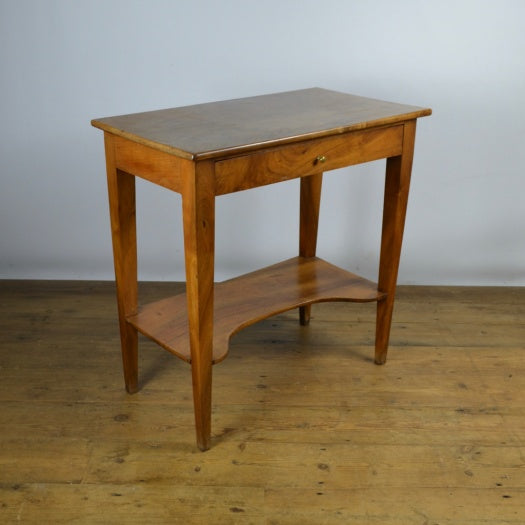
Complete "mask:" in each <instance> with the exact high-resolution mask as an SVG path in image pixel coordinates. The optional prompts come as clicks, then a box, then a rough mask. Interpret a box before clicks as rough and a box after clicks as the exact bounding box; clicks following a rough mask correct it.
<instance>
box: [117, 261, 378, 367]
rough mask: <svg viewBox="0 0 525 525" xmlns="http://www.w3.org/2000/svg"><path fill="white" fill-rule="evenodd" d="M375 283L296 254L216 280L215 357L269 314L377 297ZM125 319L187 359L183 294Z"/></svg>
mask: <svg viewBox="0 0 525 525" xmlns="http://www.w3.org/2000/svg"><path fill="white" fill-rule="evenodd" d="M385 296H386V294H384V293H381V292H379V291H378V290H377V285H376V284H375V283H372V282H371V281H368V280H366V279H363V278H362V277H359V276H357V275H354V274H352V273H350V272H347V271H345V270H342V269H341V268H338V267H336V266H334V265H332V264H329V263H327V262H326V261H323V260H322V259H319V258H317V257H309V258H304V257H294V258H293V259H288V260H287V261H284V262H281V263H278V264H275V265H273V266H269V267H267V268H264V269H262V270H258V271H256V272H252V273H249V274H246V275H243V276H241V277H236V278H235V279H231V280H229V281H224V282H222V283H215V285H214V303H215V304H214V326H213V362H214V363H218V362H219V361H222V360H223V359H224V358H225V357H226V355H227V354H228V346H229V341H230V338H231V337H232V336H233V335H234V334H235V333H237V332H238V331H240V330H242V329H243V328H246V327H247V326H249V325H251V324H254V323H256V322H257V321H261V320H262V319H266V318H267V317H271V316H272V315H275V314H278V313H281V312H285V311H287V310H291V309H293V308H297V307H299V306H306V305H309V304H313V303H318V302H323V301H354V302H367V301H379V300H381V299H383V298H384V297H385ZM127 320H128V322H129V323H130V324H132V325H133V326H135V327H136V328H137V330H138V331H139V332H141V333H142V334H144V335H146V336H147V337H149V338H150V339H152V340H154V341H155V342H157V343H158V344H159V345H160V346H162V347H163V348H165V349H166V350H168V351H169V352H171V353H173V354H175V355H176V356H178V357H180V358H181V359H184V360H185V361H188V362H191V352H190V343H189V335H188V317H187V314H186V294H180V295H176V296H174V297H168V298H167V299H162V300H161V301H156V302H154V303H151V304H148V305H145V306H142V307H140V308H139V312H138V313H137V314H136V315H133V316H130V317H129V318H128V319H127Z"/></svg>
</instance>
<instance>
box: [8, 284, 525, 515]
mask: <svg viewBox="0 0 525 525" xmlns="http://www.w3.org/2000/svg"><path fill="white" fill-rule="evenodd" d="M174 288H176V285H170V286H168V287H167V285H158V284H151V283H150V284H147V285H144V286H143V290H142V293H143V298H144V299H145V300H150V299H156V298H160V297H163V296H165V295H169V294H170V293H172V292H173V290H174ZM374 308H375V307H374V305H373V304H364V305H356V304H345V303H338V304H322V305H315V306H314V308H313V317H312V322H311V324H310V326H309V327H301V326H300V325H299V323H298V322H297V312H295V311H294V312H289V313H287V314H284V315H280V316H278V317H275V318H272V319H269V320H267V321H264V322H261V323H259V324H257V325H254V326H252V327H250V328H248V329H246V330H244V331H242V332H241V333H240V334H238V335H237V336H236V337H235V339H234V341H233V344H232V346H231V352H230V355H229V356H228V357H227V359H226V360H225V361H224V362H223V363H221V364H219V365H217V366H216V367H214V389H213V400H214V401H213V432H214V439H213V447H212V449H211V450H210V451H208V452H205V453H201V452H199V451H198V449H197V448H196V446H195V439H194V427H193V411H192V399H191V378H190V369H189V366H188V365H187V364H186V363H184V362H182V361H179V360H178V359H177V358H175V357H173V356H172V355H170V354H168V353H167V352H165V351H164V350H162V349H160V348H158V347H156V346H155V345H154V344H153V343H150V342H148V341H146V340H145V339H141V347H140V349H141V353H140V363H141V382H142V389H141V391H140V392H139V393H138V394H135V395H133V396H129V395H127V394H126V393H125V391H124V387H123V380H122V373H121V363H120V356H119V339H118V332H117V322H116V313H115V310H116V307H115V300H114V290H113V286H112V285H111V284H109V283H87V282H76V283H67V282H20V281H19V282H16V281H4V282H1V281H0V402H1V412H0V523H2V524H3V523H35V524H36V523H38V524H43V523H52V524H58V523H88V524H91V523H104V524H106V523H108V524H110V523H111V524H112V523H115V524H127V523H141V524H155V523H169V524H172V523H181V524H237V523H239V524H245V523H246V524H248V523H253V524H283V525H284V524H290V525H296V524H312V525H319V524H332V523H333V524H339V523H341V524H348V523H352V524H353V523H355V524H367V523H373V524H382V525H389V524H396V525H407V524H418V525H423V524H427V525H432V524H440V525H443V524H458V525H460V524H461V525H464V524H486V523H490V524H497V523H501V524H503V523H505V524H510V523H513V524H518V523H519V524H523V523H525V402H524V392H525V288H521V289H519V288H443V287H403V288H400V290H399V293H398V302H397V305H396V309H395V312H394V321H395V322H394V325H393V328H392V340H391V343H392V344H391V348H390V353H389V360H388V363H387V364H386V365H385V366H382V367H381V366H376V365H374V364H373V363H372V356H373V334H374Z"/></svg>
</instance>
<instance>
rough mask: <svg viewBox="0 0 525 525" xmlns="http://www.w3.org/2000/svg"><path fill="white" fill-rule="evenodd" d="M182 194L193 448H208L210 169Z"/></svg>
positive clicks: (206, 165)
mask: <svg viewBox="0 0 525 525" xmlns="http://www.w3.org/2000/svg"><path fill="white" fill-rule="evenodd" d="M188 175H189V176H188V178H187V180H186V181H185V183H184V188H183V193H182V207H183V223H184V252H185V262H186V295H187V301H188V322H189V334H190V349H191V372H192V381H193V403H194V411H195V428H196V433H197V445H198V447H199V448H200V449H201V450H203V451H204V450H207V449H208V448H210V439H211V386H212V360H213V277H214V242H215V240H214V239H215V187H214V167H213V163H211V162H202V163H198V164H196V166H195V170H194V172H192V173H191V174H188Z"/></svg>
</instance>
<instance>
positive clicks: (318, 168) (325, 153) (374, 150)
mask: <svg viewBox="0 0 525 525" xmlns="http://www.w3.org/2000/svg"><path fill="white" fill-rule="evenodd" d="M402 151H403V126H394V127H389V128H381V129H373V130H365V131H356V132H354V133H346V134H343V135H338V136H336V137H328V138H324V139H315V140H307V141H304V142H302V143H300V144H294V145H291V146H286V147H278V148H271V149H268V150H265V151H262V152H259V153H256V154H251V155H241V156H238V157H233V158H231V159H226V160H221V161H218V162H217V163H216V165H215V171H216V179H217V182H216V184H217V189H216V191H217V195H224V194H225V193H232V192H234V191H240V190H247V189H250V188H256V187H259V186H264V185H266V184H273V183H275V182H283V181H286V180H290V179H295V178H297V177H304V176H305V174H308V175H310V174H313V173H321V172H323V171H328V170H334V169H337V168H342V167H344V166H352V165H354V164H359V163H361V162H370V161H373V160H378V159H384V158H387V157H394V156H396V155H401V153H402ZM320 159H322V161H321V160H320Z"/></svg>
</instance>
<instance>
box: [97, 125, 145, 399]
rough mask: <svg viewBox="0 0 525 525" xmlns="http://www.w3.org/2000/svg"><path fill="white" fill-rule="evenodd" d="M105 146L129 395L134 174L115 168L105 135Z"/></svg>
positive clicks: (133, 336)
mask: <svg viewBox="0 0 525 525" xmlns="http://www.w3.org/2000/svg"><path fill="white" fill-rule="evenodd" d="M105 149H106V168H107V177H108V192H109V210H110V217H111V235H112V240H113V261H114V265H115V281H116V286H117V304H118V315H119V326H120V344H121V349H122V364H123V368H124V381H125V384H126V390H127V391H128V392H129V393H130V394H132V393H134V392H136V391H137V389H138V336H137V330H136V329H135V328H134V327H133V326H131V325H130V324H129V323H128V322H127V321H126V317H127V316H129V315H133V314H135V313H136V312H137V235H136V220H135V177H134V176H133V175H129V174H128V173H124V172H122V171H119V170H117V168H116V166H115V155H114V148H113V140H112V138H111V136H110V135H107V134H106V136H105Z"/></svg>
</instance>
